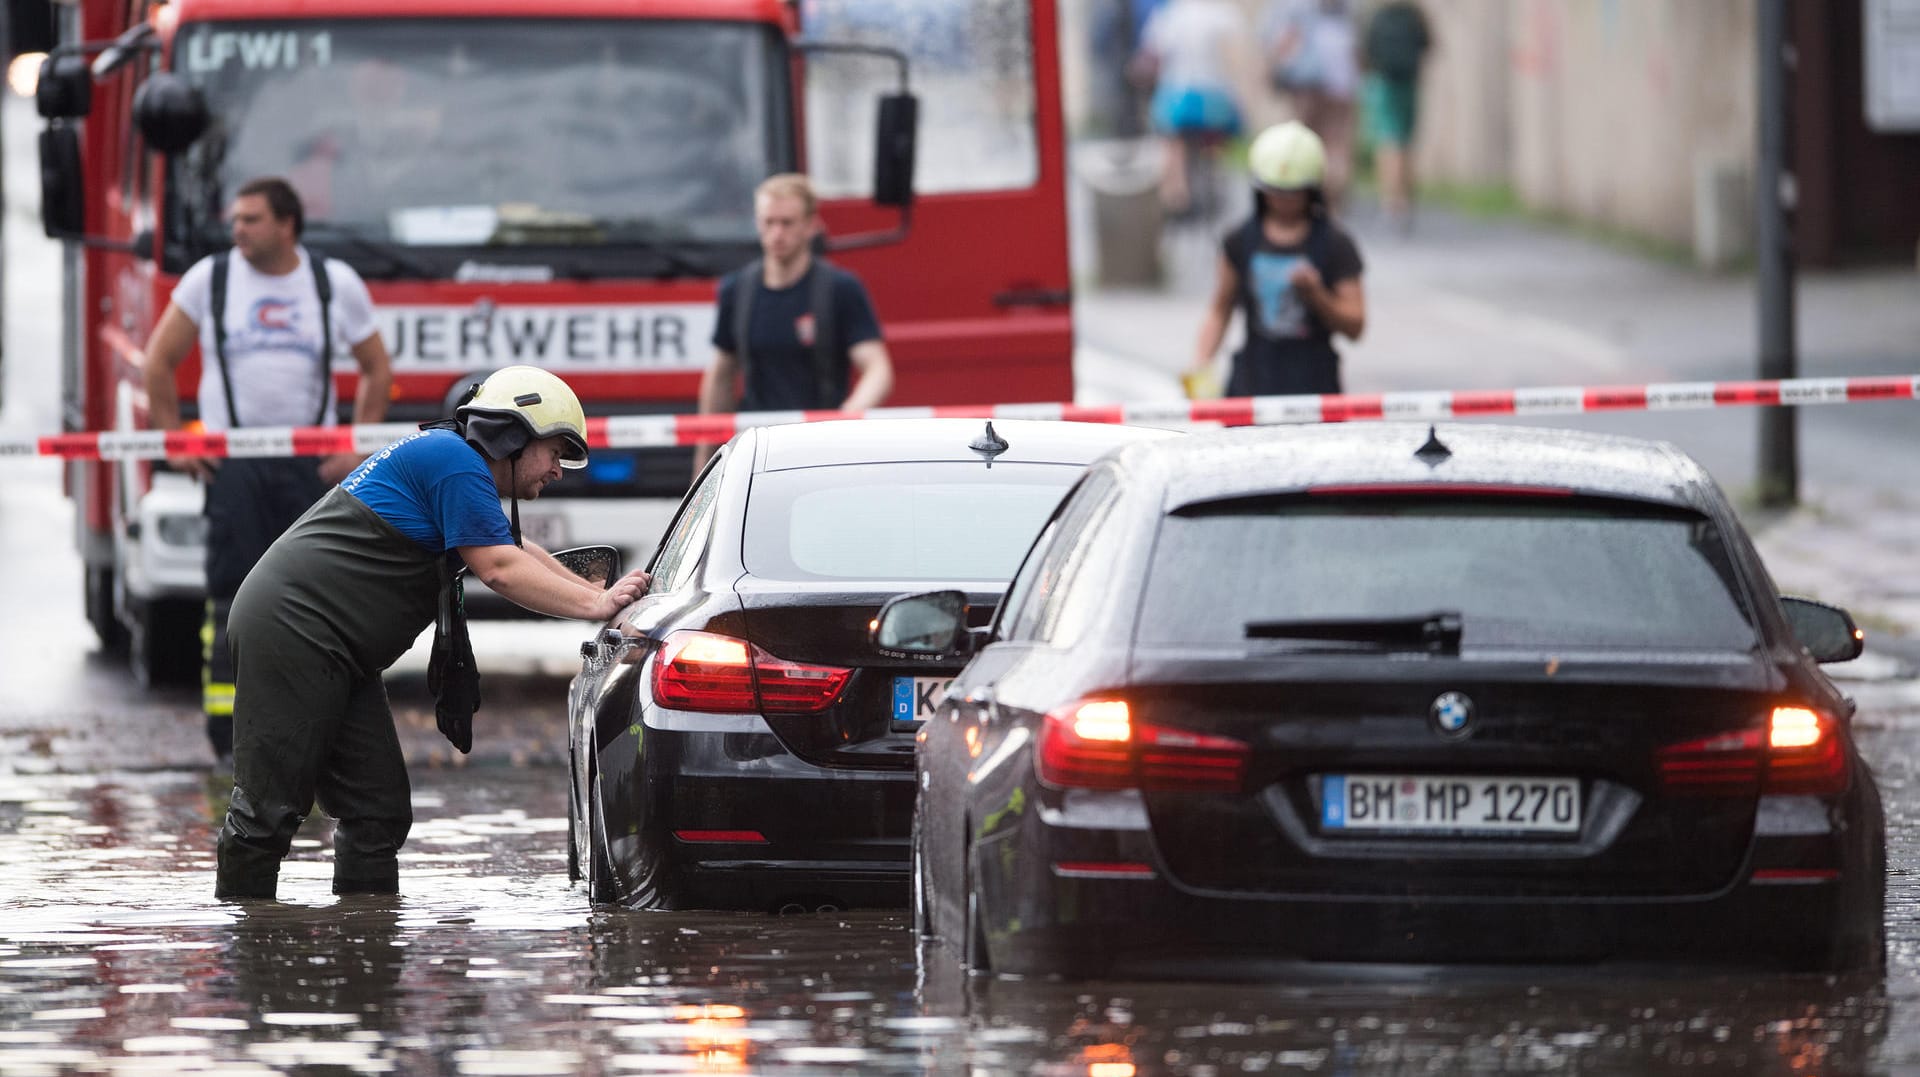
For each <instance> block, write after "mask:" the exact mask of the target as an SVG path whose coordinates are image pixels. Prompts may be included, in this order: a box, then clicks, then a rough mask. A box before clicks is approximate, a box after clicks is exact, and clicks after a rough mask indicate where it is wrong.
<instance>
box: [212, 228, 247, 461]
mask: <svg viewBox="0 0 1920 1077" xmlns="http://www.w3.org/2000/svg"><path fill="white" fill-rule="evenodd" d="M232 254H233V251H232V250H224V251H221V252H219V253H218V254H215V255H214V256H213V295H212V296H211V299H212V303H211V306H212V308H213V313H212V317H213V365H214V366H215V367H216V368H218V369H219V371H220V390H221V391H222V392H224V393H226V394H227V425H228V426H232V427H238V426H240V425H241V424H240V412H239V410H238V409H236V408H235V407H234V406H233V378H232V376H231V375H229V374H228V373H227V259H228V258H229V257H231V256H232Z"/></svg>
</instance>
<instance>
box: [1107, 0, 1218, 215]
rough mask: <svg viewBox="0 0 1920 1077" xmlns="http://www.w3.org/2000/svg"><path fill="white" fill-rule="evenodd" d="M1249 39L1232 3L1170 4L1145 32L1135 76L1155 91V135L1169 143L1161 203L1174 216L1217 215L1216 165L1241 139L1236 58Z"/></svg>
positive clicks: (1191, 0) (1189, 0) (1195, 0)
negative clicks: (1214, 205)
mask: <svg viewBox="0 0 1920 1077" xmlns="http://www.w3.org/2000/svg"><path fill="white" fill-rule="evenodd" d="M1245 33H1246V24H1245V23H1244V22H1243V21H1242V20H1241V18H1240V11H1239V9H1238V8H1237V7H1235V6H1234V5H1233V4H1232V3H1231V2H1230V0H1169V2H1168V3H1167V4H1165V5H1164V6H1162V7H1161V8H1160V9H1159V10H1157V11H1155V12H1154V13H1153V14H1152V16H1151V17H1149V18H1148V19H1147V25H1146V28H1145V29H1144V30H1143V31H1141V41H1140V51H1139V52H1138V53H1137V54H1136V55H1135V57H1134V77H1135V79H1136V80H1138V81H1140V82H1142V83H1147V82H1151V83H1152V85H1153V105H1152V118H1153V129H1154V132H1155V133H1156V134H1158V135H1160V136H1161V137H1162V138H1163V139H1164V140H1165V143H1166V154H1165V158H1164V161H1165V165H1164V169H1163V171H1162V172H1161V181H1160V204H1161V205H1162V206H1163V207H1165V208H1166V210H1167V212H1168V213H1169V214H1172V215H1175V216H1188V215H1193V214H1196V213H1197V214H1198V215H1199V216H1200V217H1201V218H1202V219H1203V220H1204V219H1205V218H1206V217H1208V216H1209V215H1210V214H1211V210H1212V199H1213V197H1214V195H1215V194H1216V193H1217V192H1216V191H1215V190H1213V183H1214V177H1215V170H1214V167H1213V166H1214V165H1215V164H1217V163H1218V157H1219V154H1220V150H1221V147H1222V146H1223V145H1224V144H1225V142H1226V141H1227V140H1228V139H1230V138H1232V137H1234V136H1235V135H1238V134H1239V133H1240V116H1241V109H1240V103H1239V100H1238V99H1237V97H1236V95H1235V94H1234V89H1233V76H1232V71H1233V62H1232V53H1233V50H1234V49H1235V48H1236V47H1239V42H1240V41H1241V40H1242V39H1243V38H1244V36H1245Z"/></svg>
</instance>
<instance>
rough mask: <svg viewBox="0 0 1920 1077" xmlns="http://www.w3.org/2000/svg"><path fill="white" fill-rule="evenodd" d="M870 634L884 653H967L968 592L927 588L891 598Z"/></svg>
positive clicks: (969, 640)
mask: <svg viewBox="0 0 1920 1077" xmlns="http://www.w3.org/2000/svg"><path fill="white" fill-rule="evenodd" d="M867 636H868V638H869V640H870V641H871V642H872V643H873V646H874V648H875V649H876V650H878V651H880V652H881V653H883V654H890V655H897V656H900V657H926V658H949V657H955V656H960V655H965V654H968V653H970V652H971V650H972V646H973V634H972V633H971V632H969V631H967V595H966V592H964V591H928V592H925V593H923V594H917V595H901V596H900V597H898V598H894V599H889V600H888V602H887V604H886V605H884V606H881V607H880V616H878V617H876V618H874V620H873V624H872V625H871V626H870V627H869V629H868V631H867Z"/></svg>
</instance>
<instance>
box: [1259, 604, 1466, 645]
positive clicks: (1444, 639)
mask: <svg viewBox="0 0 1920 1077" xmlns="http://www.w3.org/2000/svg"><path fill="white" fill-rule="evenodd" d="M1462 627H1463V622H1462V619H1461V617H1460V614H1459V612H1458V611H1456V610H1436V611H1435V612H1433V613H1424V614H1414V615H1412V616H1408V617H1355V618H1346V619H1324V620H1295V621H1248V622H1247V638H1248V639H1284V640H1310V641H1319V642H1328V643H1354V644H1366V645H1372V646H1375V647H1379V648H1381V649H1395V650H1397V649H1403V648H1404V649H1417V650H1425V651H1434V652H1437V653H1445V654H1458V653H1459V652H1460V633H1461V630H1462Z"/></svg>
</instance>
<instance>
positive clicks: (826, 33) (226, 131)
mask: <svg viewBox="0 0 1920 1077" xmlns="http://www.w3.org/2000/svg"><path fill="white" fill-rule="evenodd" d="M55 11H56V13H57V19H58V21H59V22H60V24H61V27H60V29H61V37H60V40H62V41H63V42H66V44H63V45H61V46H59V47H58V48H56V49H55V50H54V52H53V54H52V55H51V56H50V58H49V59H48V61H47V62H46V64H45V65H44V66H43V68H42V81H41V86H40V91H39V95H38V100H39V105H40V111H41V114H42V115H43V116H45V117H47V128H46V130H45V131H43V132H42V134H41V155H42V174H43V213H44V215H45V218H46V220H45V223H46V226H47V229H48V232H49V234H50V235H54V236H57V237H59V238H62V239H65V240H68V241H69V242H68V243H67V244H66V252H67V254H66V271H67V274H68V290H67V294H68V296H70V298H71V302H70V303H69V305H68V309H67V311H66V317H67V326H66V328H67V333H66V356H65V363H66V370H67V377H66V379H65V400H64V404H65V425H66V426H67V428H68V429H70V430H100V429H137V428H139V427H140V426H141V425H142V424H143V422H144V417H145V414H144V413H145V401H144V394H143V393H142V391H141V388H140V379H139V377H138V373H137V372H138V368H139V366H140V363H141V358H142V351H141V349H142V347H143V345H144V343H145V341H146V338H147V333H148V331H149V329H150V328H151V326H152V324H153V322H154V320H155V319H156V318H157V317H158V315H159V313H160V311H161V310H162V309H164V307H165V305H166V303H167V301H168V297H169V295H170V293H171V291H172V289H173V287H174V285H175V283H177V281H178V280H179V277H180V274H181V273H183V272H184V271H185V270H186V269H187V267H189V266H190V265H192V264H193V263H194V262H195V261H196V260H197V259H199V258H201V257H203V256H205V255H207V254H209V253H212V252H214V251H216V250H219V249H222V248H223V247H225V246H226V245H227V243H228V240H227V238H226V229H225V225H224V223H223V221H222V209H223V207H224V206H225V205H226V204H227V203H228V202H229V201H230V200H231V192H232V191H233V190H234V189H235V188H236V187H238V186H239V185H240V184H241V183H243V182H245V181H246V180H247V179H249V178H252V177H255V176H261V175H279V176H285V177H287V178H288V179H290V180H291V181H292V182H293V183H294V185H295V187H296V188H297V189H298V190H299V191H300V192H301V195H302V197H303V199H304V201H305V204H306V212H307V230H306V235H305V242H306V243H307V244H308V246H309V247H310V248H312V249H315V250H317V251H320V252H323V253H325V254H327V255H331V256H333V257H336V258H340V259H343V260H345V261H347V262H348V263H350V264H352V265H353V266H354V267H355V268H356V269H357V270H358V271H359V272H360V274H361V276H363V277H364V278H365V279H366V280H367V282H368V285H369V287H370V288H371V290H372V293H373V298H374V301H375V303H376V305H377V306H378V308H379V312H380V319H381V322H380V324H381V326H382V329H383V332H384V333H385V338H386V343H387V346H388V348H389V350H390V351H391V352H392V354H393V356H394V360H395V375H396V376H395V383H396V390H395V392H396V398H395V401H394V404H393V408H392V410H391V417H392V418H393V419H394V420H395V421H413V420H420V419H425V418H429V417H435V416H438V415H440V414H442V413H443V411H444V409H445V407H446V401H447V400H448V398H449V394H450V392H452V391H455V390H456V389H457V388H458V387H459V385H460V384H461V382H462V379H465V378H471V377H474V376H478V375H483V374H484V373H485V372H486V371H488V370H491V369H494V368H496V367H499V366H504V365H507V364H509V363H534V364H537V365H540V366H544V367H546V368H548V369H550V370H553V371H555V372H558V373H561V374H562V375H564V376H565V377H566V378H567V379H568V381H569V382H570V383H571V384H572V385H574V386H575V387H576V388H578V389H579V390H580V394H581V396H582V398H583V400H584V401H585V403H586V406H587V410H588V412H589V414H600V415H606V414H632V413H637V412H649V411H652V412H673V411H691V410H693V400H694V397H695V393H696V390H697V386H698V381H699V376H700V371H701V370H702V369H703V368H704V366H705V365H706V363H707V361H708V359H709V358H710V354H711V348H710V345H709V343H708V341H709V338H710V336H711V334H712V330H713V323H714V314H713V299H714V290H715V283H716V281H717V279H718V278H719V276H720V275H721V274H722V273H724V272H727V271H729V270H731V269H733V268H735V267H737V266H739V265H741V264H743V263H745V262H746V261H748V260H749V259H750V258H752V257H754V256H755V255H756V254H757V247H756V242H755V235H754V228H753V219H752V192H753V189H754V186H755V185H756V184H757V183H758V181H759V180H760V179H762V178H764V177H765V176H767V175H769V174H771V173H774V172H780V171H788V170H799V171H805V172H808V173H809V174H810V175H812V176H813V178H814V180H815V183H816V184H817V186H818V187H819V189H820V190H821V191H822V194H823V196H824V197H825V199H826V201H825V202H824V203H823V207H822V214H823V217H824V219H825V221H826V224H827V227H828V231H829V233H830V236H831V239H830V240H829V248H830V250H832V251H833V252H834V253H833V255H832V256H833V257H834V258H835V260H836V261H838V262H840V263H841V264H843V265H845V266H847V267H848V268H850V269H852V270H854V271H855V272H857V273H859V274H860V275H861V277H862V278H864V280H865V281H866V283H867V285H868V288H869V290H870V291H871V293H872V296H873V300H874V305H875V307H876V309H877V311H878V313H879V315H880V318H881V321H882V323H883V325H884V330H885V333H886V338H887V342H888V345H889V348H890V349H891V351H892V354H893V357H894V362H895V365H896V371H897V375H898V380H897V388H896V390H895V392H894V395H893V397H892V399H891V400H890V401H889V403H892V404H947V403H992V402H1006V401H1021V400H1036V401H1039V400H1070V399H1072V388H1073V386H1072V368H1071V356H1072V319H1071V309H1070V291H1069V289H1070V283H1069V276H1068V266H1067V235H1066V228H1067V225H1066V212H1065V179H1064V161H1063V135H1062V130H1061V109H1060V99H1059V81H1060V80H1059V69H1058V64H1059V57H1058V45H1057V41H1056V29H1057V28H1056V21H1055V20H1056V13H1055V4H1054V0H170V2H165V3H153V2H151V0H64V2H61V3H57V4H56V5H55ZM182 102H186V103H189V104H193V105H194V106H195V107H198V106H199V105H204V117H205V122H204V124H200V125H197V126H198V128H201V129H189V130H187V131H185V132H184V133H183V131H182V127H183V123H182V115H183V108H182ZM916 109H917V117H918V125H917V126H918V131H919V135H918V138H917V139H916V138H915V135H914V132H915V126H916V125H915V116H916ZM185 111H187V112H190V111H191V110H190V109H188V110H185ZM186 126H188V127H189V128H194V127H195V126H196V125H192V124H188V125H186ZM916 156H917V160H916ZM353 371H354V364H353V363H352V361H351V360H350V359H347V358H345V356H344V354H343V355H341V356H337V357H336V362H335V377H336V380H337V382H338V392H339V399H340V400H341V401H350V400H352V398H353V381H354V373H353ZM198 378H199V366H198V361H197V359H194V360H189V361H188V362H187V363H186V364H184V365H183V367H182V369H181V371H180V377H179V388H180V393H181V398H182V401H183V403H184V404H185V405H186V406H187V407H188V408H189V409H191V408H192V400H193V393H194V390H195V387H196V386H197V384H198ZM190 413H191V411H190ZM689 478H690V475H689V461H688V457H687V455H686V450H677V451H651V452H642V451H626V452H621V451H596V452H595V453H594V457H593V464H592V467H591V468H590V469H589V470H588V471H587V472H585V473H584V478H583V479H582V478H570V479H569V481H568V482H566V483H563V484H560V485H559V486H556V487H555V488H554V492H553V493H551V494H550V495H549V496H548V497H544V498H542V499H541V500H540V501H539V502H537V503H534V504H531V505H527V506H523V514H524V517H523V522H524V526H525V527H526V530H527V532H528V533H529V535H530V536H532V537H533V538H535V539H536V540H537V541H540V542H542V543H543V544H545V545H548V546H557V545H565V544H569V543H573V542H586V541H604V542H612V543H614V544H616V545H619V546H622V547H624V548H625V550H626V551H627V553H628V555H629V559H630V560H631V558H632V557H633V556H635V555H642V556H643V555H644V554H645V553H647V552H648V551H650V549H651V548H652V545H653V543H654V542H655V541H656V540H657V538H658V536H659V532H660V528H661V525H662V524H663V522H664V519H665V515H666V512H667V511H668V510H669V509H670V507H671V504H672V501H671V500H666V499H672V498H677V497H678V495H679V493H680V491H682V490H683V489H684V488H685V486H686V483H687V481H688V479H689ZM68 483H69V488H70V492H71V494H72V496H73V497H74V498H75V500H76V502H77V504H78V506H79V508H80V511H79V512H78V513H77V516H78V520H79V526H78V541H79V547H80V550H81V552H82V554H83V555H84V559H85V562H86V581H87V586H86V597H85V600H86V605H87V611H88V615H89V619H90V620H91V621H92V623H93V625H94V627H95V628H96V630H97V631H98V632H99V634H100V636H101V637H102V639H103V641H105V642H107V643H108V644H113V645H120V644H125V645H127V646H128V647H129V650H130V653H131V657H132V660H133V665H134V667H135V671H136V673H137V674H138V675H139V676H141V677H142V678H143V679H145V680H159V679H172V678H177V677H183V676H187V675H190V674H191V673H192V672H193V671H194V670H195V669H196V668H197V665H196V664H197V655H198V648H199V633H198V629H197V626H198V624H199V621H200V617H201V612H200V608H201V604H202V597H201V594H202V586H203V583H202V579H203V577H202V570H201V557H202V554H201V549H202V536H203V527H202V524H201V517H200V494H199V490H198V488H197V487H196V486H194V484H193V483H191V482H189V481H187V480H186V479H185V478H184V476H181V475H177V474H173V473H171V472H168V471H167V470H166V469H165V467H164V466H163V465H154V464H147V463H120V464H97V463H81V464H74V465H72V466H71V469H70V471H69V474H68Z"/></svg>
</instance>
